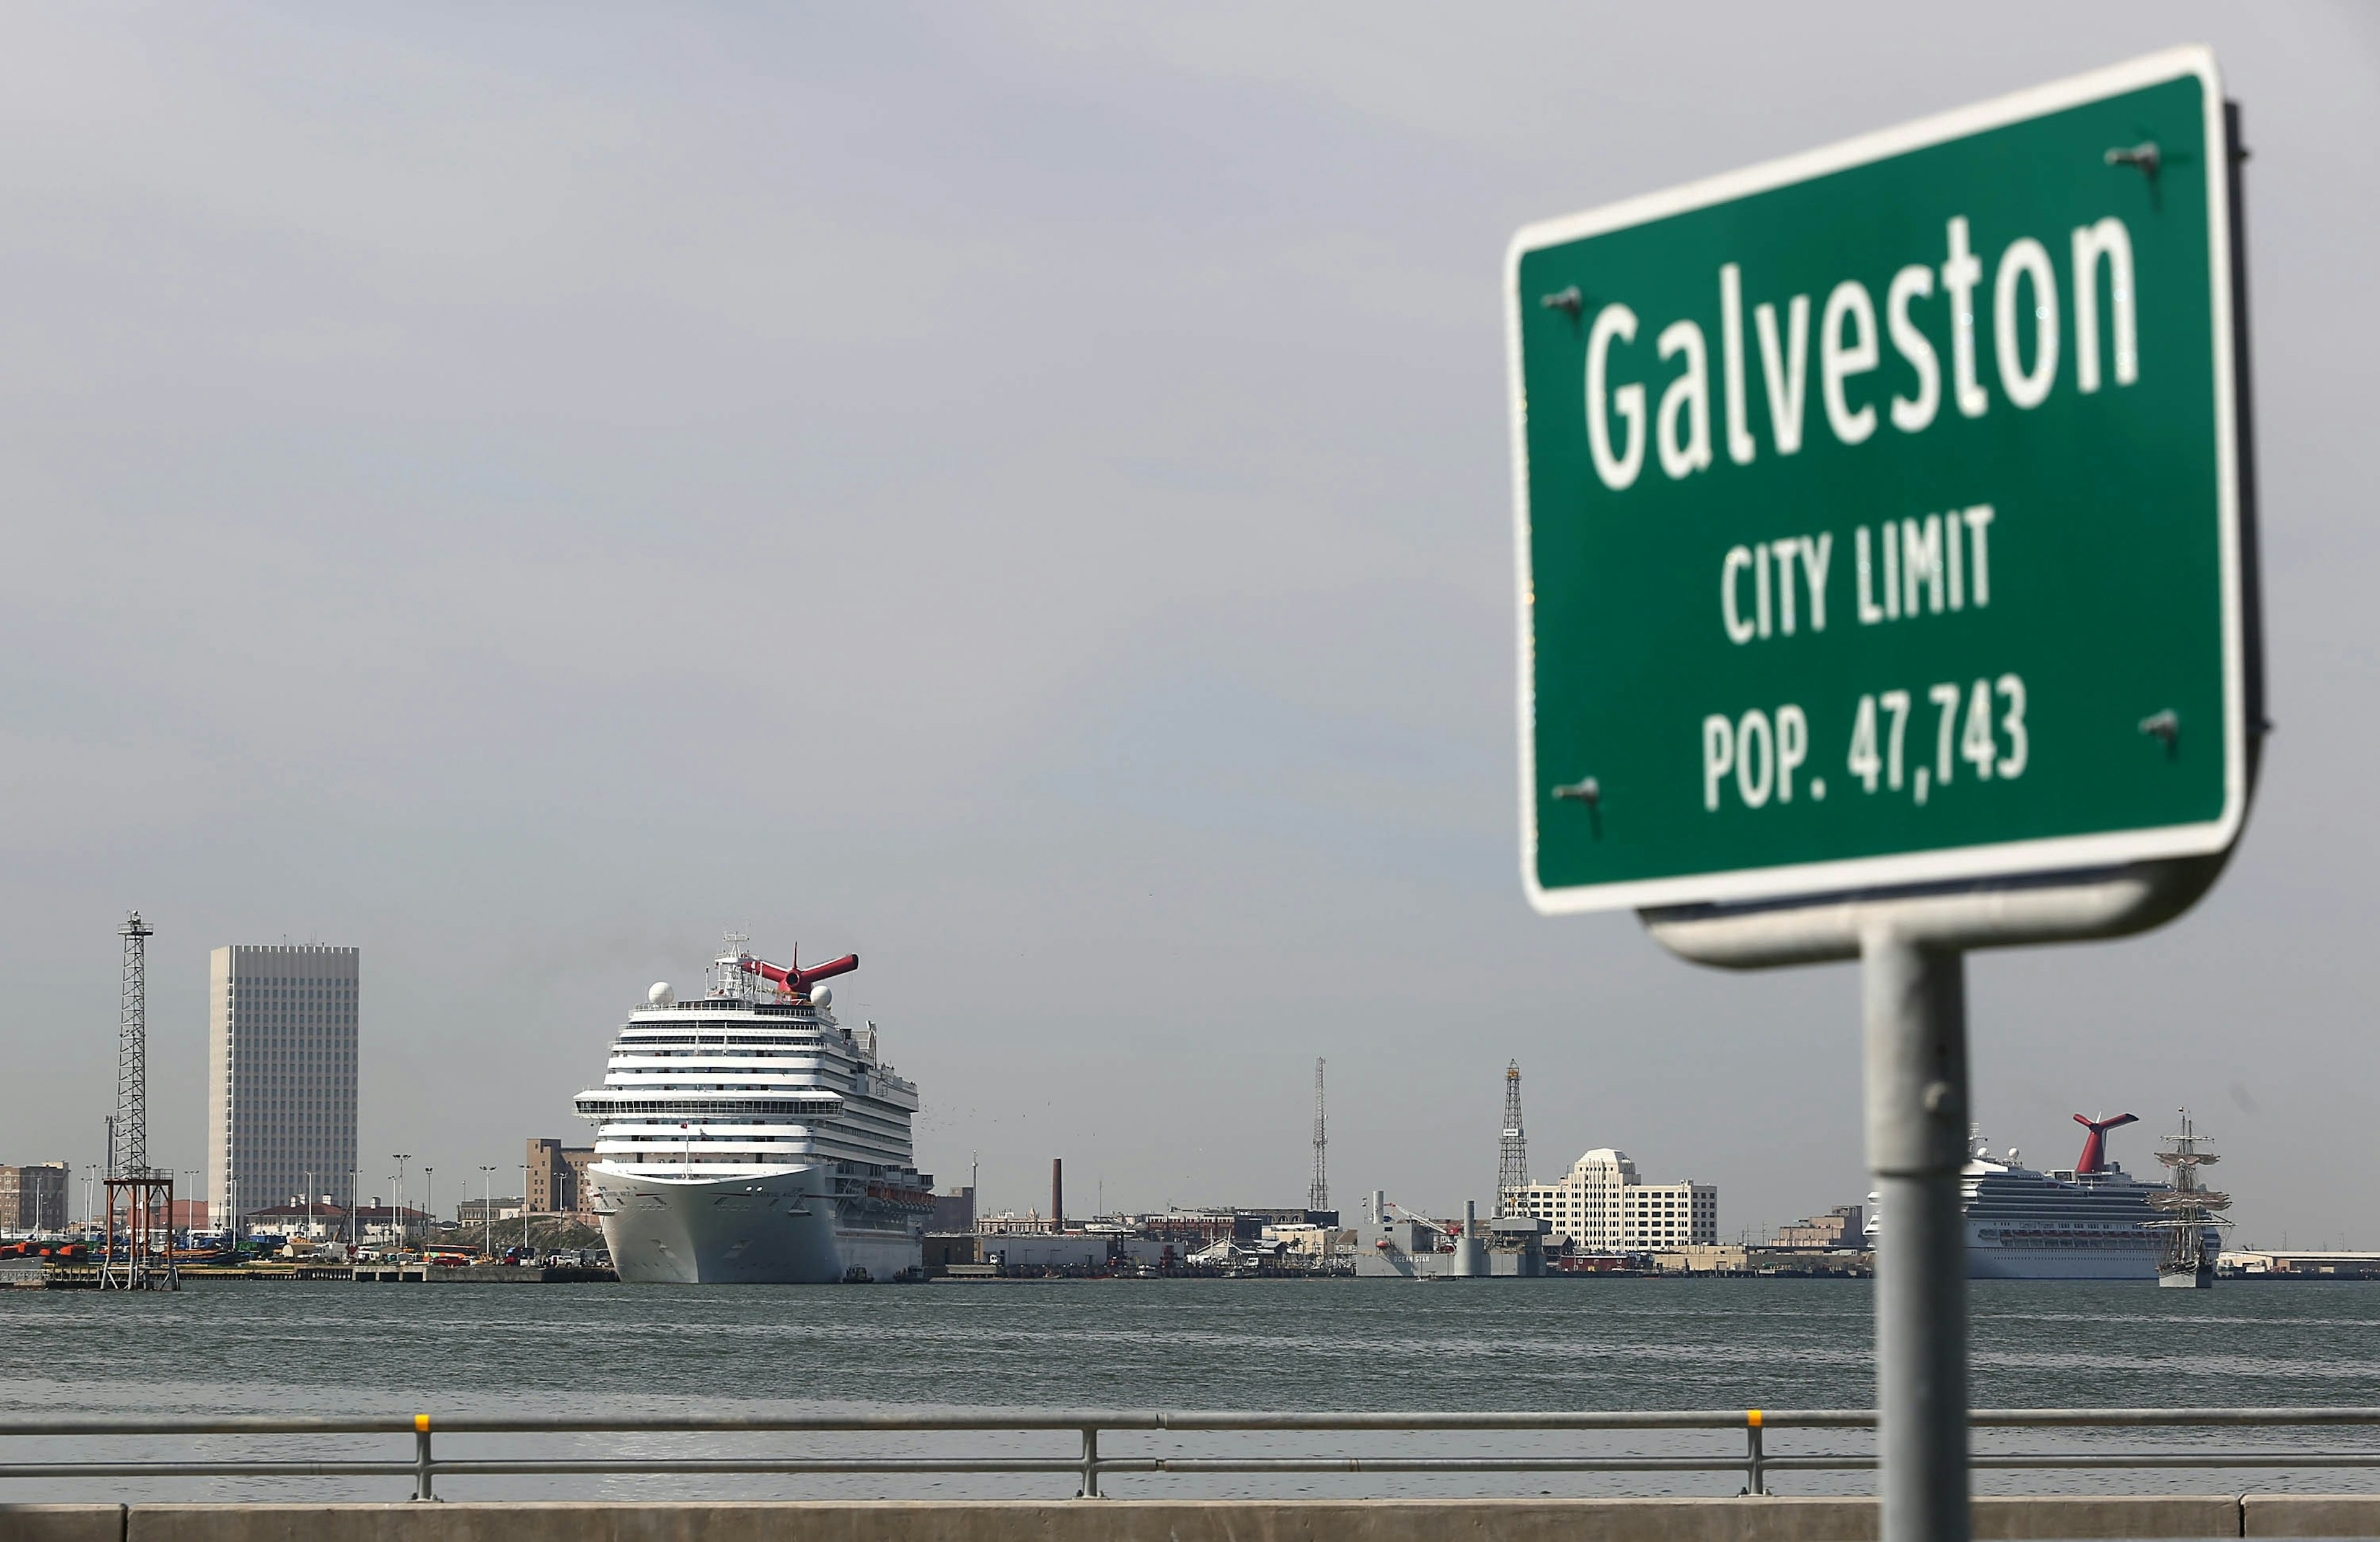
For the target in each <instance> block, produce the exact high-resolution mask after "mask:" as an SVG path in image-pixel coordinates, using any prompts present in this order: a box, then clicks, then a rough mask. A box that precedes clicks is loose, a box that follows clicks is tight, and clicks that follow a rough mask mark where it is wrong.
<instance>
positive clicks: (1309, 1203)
mask: <svg viewBox="0 0 2380 1542" xmlns="http://www.w3.org/2000/svg"><path fill="white" fill-rule="evenodd" d="M1329 1147H1330V1121H1329V1120H1328V1119H1326V1118H1325V1117H1324V1116H1323V1112H1322V1057H1321V1056H1319V1055H1317V1056H1316V1057H1315V1058H1314V1181H1313V1182H1312V1183H1310V1184H1306V1185H1305V1208H1307V1209H1309V1210H1327V1209H1329V1208H1330V1170H1329V1168H1328V1167H1326V1166H1325V1165H1324V1162H1323V1156H1324V1154H1325V1152H1326V1151H1327V1150H1328V1149H1329Z"/></svg>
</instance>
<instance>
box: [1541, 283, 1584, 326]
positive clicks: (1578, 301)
mask: <svg viewBox="0 0 2380 1542" xmlns="http://www.w3.org/2000/svg"><path fill="white" fill-rule="evenodd" d="M1537 303H1538V304H1539V305H1542V306H1544V307H1545V308H1546V309H1547V310H1560V311H1564V312H1567V313H1568V314H1569V316H1570V319H1571V320H1572V321H1573V322H1574V321H1577V320H1578V317H1579V312H1581V311H1583V310H1585V309H1586V297H1585V295H1582V294H1580V293H1579V292H1578V285H1575V284H1573V285H1571V286H1570V287H1569V288H1567V289H1557V290H1555V291H1554V292H1553V293H1552V294H1550V295H1548V296H1546V297H1544V298H1542V299H1540V300H1538V301H1537Z"/></svg>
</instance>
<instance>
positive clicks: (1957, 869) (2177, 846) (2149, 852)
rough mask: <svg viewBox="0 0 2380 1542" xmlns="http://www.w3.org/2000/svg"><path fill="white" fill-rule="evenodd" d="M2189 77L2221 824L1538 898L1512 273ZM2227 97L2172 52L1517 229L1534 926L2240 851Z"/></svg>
mask: <svg viewBox="0 0 2380 1542" xmlns="http://www.w3.org/2000/svg"><path fill="white" fill-rule="evenodd" d="M2184 77H2194V78H2196V79H2198V81H2199V82H2200V84H2201V86H2202V88H2203V89H2204V101H2205V111H2204V115H2203V116H2204V122H2205V126H2206V143H2205V145H2204V147H2203V150H2204V155H2205V163H2204V164H2205V165H2206V167H2207V179H2208V187H2207V200H2206V203H2207V221H2208V226H2209V228H2208V233H2207V235H2208V238H2207V250H2208V254H2209V261H2208V263H2207V269H2208V273H2207V278H2208V282H2209V284H2210V285H2212V286H2213V290H2214V293H2213V295H2212V296H2211V299H2212V308H2211V312H2210V314H2211V317H2212V320H2213V324H2214V331H2215V337H2214V357H2215V458H2216V522H2217V526H2218V528H2217V531H2216V544H2217V548H2218V550H2219V552H2220V557H2221V564H2222V572H2221V600H2222V606H2223V616H2222V623H2223V688H2224V708H2223V712H2224V723H2225V730H2226V733H2225V752H2224V766H2223V811H2222V813H2221V814H2220V815H2218V816H2217V817H2216V818H2215V819H2213V820H2204V821H2201V822H2199V823H2195V824H2181V825H2164V826H2159V827H2156V828H2154V829H2148V830H2126V831H2115V832H2105V833H2100V834H2094V835H2061V836H2055V837H2051V838H2048V839H2043V840H2027V841H2001V842H1992V843H1987V844H1981V845H1972V846H1949V847H1944V848H1941V849H1939V850H1932V851H1922V852H1904V853H1898V854H1893V855H1888V856H1859V857H1848V858H1845V859H1842V860H1840V861H1833V862H1803V863H1789V864H1784V865H1781V866H1778V867H1771V868H1739V869H1735V870H1732V871H1718V872H1708V873H1693V874H1686V875H1682V876H1678V877H1672V878H1658V879H1635V880H1619V881H1615V882H1610V883H1588V884H1575V885H1569V886H1565V887H1561V888H1556V889H1548V888H1545V887H1544V886H1542V885H1541V884H1539V883H1538V881H1537V796H1536V784H1537V757H1536V669H1535V662H1536V661H1535V657H1534V654H1535V627H1534V626H1533V625H1531V621H1532V613H1533V612H1534V610H1535V607H1536V594H1535V584H1534V580H1533V578H1532V576H1531V573H1530V564H1529V555H1530V543H1529V448H1528V400H1527V395H1526V393H1525V391H1524V385H1523V381H1522V372H1521V306H1520V300H1521V294H1520V270H1521V259H1522V257H1523V256H1524V255H1525V254H1527V253H1529V252H1532V251H1536V250H1538V249H1542V248H1545V247H1548V246H1554V245H1559V244H1561V243H1565V242H1570V241H1575V240H1579V239H1581V238H1582V237H1589V236H1600V235H1604V234H1607V233H1609V232H1610V231H1614V230H1620V229H1624V228H1626V227H1628V226H1630V225H1643V224H1645V223H1647V222H1649V221H1652V220H1658V219H1664V218H1667V217H1669V216H1670V215H1672V214H1680V213H1684V212H1687V211H1688V210H1693V209H1701V208H1705V207H1707V206H1709V205H1711V204H1715V203H1722V202H1726V201H1728V200H1732V199H1738V198H1743V197H1747V196H1749V195H1751V194H1754V193H1760V192H1766V191H1767V190H1769V189H1771V188H1782V187H1787V186H1790V185H1791V184H1793V183H1796V182H1804V181H1808V180H1810V179H1811V178H1814V177H1818V176H1828V175H1829V174H1831V173H1834V172H1838V171H1843V170H1847V169H1849V168H1851V167H1852V166H1858V165H1864V164H1868V163H1870V162H1874V161H1880V160H1884V159H1886V158H1887V157H1889V156H1893V155H1899V154H1904V153H1906V152H1910V151H1913V150H1922V149H1925V148H1926V147H1927V146H1929V145H1937V144H1941V143H1944V142H1946V141H1948V140H1957V139H1963V138H1965V137H1967V136H1968V135H1971V134H1976V133H1981V132H1983V131H1985V130H1986V129H1992V128H1999V127H2006V126H2008V125H2010V124H2012V123H2021V122H2022V121H2024V120H2025V119H2027V118H2033V117H2039V116H2042V115H2046V114H2048V113H2053V112H2059V111H2062V110H2064V109H2066V108H2069V107H2076V106H2081V105H2083V103H2089V102H2095V101H2097V100H2099V99H2101V98H2103V97H2107V96H2114V95H2117V94H2119V93H2121V92H2124V91H2138V90H2141V89H2142V88H2143V87H2147V86H2154V85H2159V84H2162V83H2164V82H2166V81H2168V80H2176V79H2182V78H2184ZM2229 153H2230V147H2229V145H2228V135H2227V127H2226V123H2225V115H2224V97H2223V82H2222V78H2221V76H2220V74H2219V73H2218V72H2217V70H2216V64H2215V51H2214V50H2213V49H2212V48H2209V47H2207V46H2205V45H2204V44H2196V43H2193V44H2188V45H2185V46H2182V47H2179V48H2169V49H2166V50H2163V51H2162V52H2159V53H2155V54H2151V55H2145V56H2143V57H2141V58H2137V59H2131V60H2128V61H2126V62H2125V63H2122V64H2119V65H2111V66H2109V67H2107V68H2105V69H2097V70H2093V71H2091V72H2089V73H2088V74H2083V75H2076V76H2071V77H2069V78H2068V79H2063V80H2055V81H2051V82H2049V83H2048V84H2046V85H2041V86H2034V87H2033V88H2031V89H2029V90H2026V91H2017V92H2015V93H2013V94H2011V95H2009V96H2003V97H1998V98H1996V99H1995V100H1993V101H1990V102H1983V103H1976V104H1974V105H1973V106H1969V107H1961V108H1958V109H1956V110H1955V111H1952V112H1948V113H1941V114H1937V115H1935V116H1932V117H1925V118H1920V119H1917V120H1916V121H1915V122H1913V123H1904V124H1901V125H1900V126H1899V127H1893V128H1885V129H1880V130H1877V131H1876V132H1875V133H1871V134H1863V135H1860V136H1858V137H1857V138H1855V139H1849V140H1842V141H1840V143H1837V144H1832V145H1828V146H1825V147H1823V148H1821V149H1817V150H1811V151H1804V152H1802V153H1801V154H1798V155H1789V156H1786V157H1785V158H1784V159H1782V160H1777V161H1769V162H1766V163H1764V164H1759V165H1755V166H1748V167H1745V168H1743V170H1740V171H1733V172H1728V173H1726V174H1724V175H1722V176H1712V177H1706V178H1704V179H1703V180H1701V181H1699V182H1689V183H1685V184H1683V185H1682V186H1680V187H1676V188H1667V189H1664V190H1662V191H1660V192H1655V193H1645V194H1642V195H1639V196H1638V197H1635V198H1631V199H1623V200H1621V201H1619V202H1617V203H1609V204H1605V205H1604V206H1603V207H1601V208H1599V209H1593V210H1589V211H1587V212H1585V213H1580V214H1572V215H1569V216H1566V217H1564V218H1560V219H1553V220H1544V221H1540V222H1538V223H1536V224H1535V225H1524V226H1523V227H1522V228H1521V230H1520V231H1519V232H1518V233H1517V234H1515V235H1514V236H1513V237H1512V245H1511V247H1510V248H1509V249H1507V250H1506V253H1505V260H1504V300H1505V304H1504V334H1505V352H1506V358H1507V365H1508V369H1509V371H1510V386H1509V390H1510V400H1511V407H1512V524H1513V570H1514V577H1515V596H1514V599H1515V607H1514V608H1515V616H1514V620H1515V624H1516V627H1517V633H1518V643H1517V649H1516V658H1517V663H1518V666H1519V686H1518V691H1517V694H1516V698H1515V699H1516V700H1517V701H1518V703H1519V707H1520V751H1521V753H1520V760H1521V766H1520V771H1521V830H1522V841H1521V883H1522V887H1523V888H1524V890H1525V891H1526V892H1527V893H1528V897H1529V904H1530V905H1531V906H1532V907H1533V908H1534V909H1536V912H1537V913H1538V914H1539V915H1543V916H1565V915H1577V914H1580V913H1583V912H1590V911H1598V910H1624V909H1637V908H1646V907H1654V906H1662V905H1706V904H1724V903H1729V902H1737V901H1752V900H1774V899H1784V898H1790V897H1792V896H1796V895H1804V894H1806V895H1813V896H1815V895H1819V894H1828V893H1837V892H1842V891H1845V890H1852V889H1866V888H1880V887H1887V886H1892V885H1900V884H1911V883H1934V882H1953V881H1958V880H1967V879H1986V878H2004V877H2009V876H2011V875H2015V874H2021V873H2040V872H2057V871H2063V870H2070V869H2075V868H2101V867H2112V866H2117V865H2119V864H2123V863H2130V862H2148V861H2155V860H2158V859H2161V858H2167V857H2179V856H2208V855H2211V854H2213V853H2216V852H2219V851H2223V850H2226V849H2227V848H2228V847H2229V846H2230V845H2231V844H2232V843H2233V842H2234V841H2236V840H2238V839H2239V835H2240V826H2241V825H2242V824H2243V823H2244V822H2245V820H2246V819H2247V812H2248V790H2249V789H2248V751H2247V722H2246V717H2247V688H2246V674H2247V666H2246V657H2245V639H2244V636H2243V632H2244V624H2243V620H2242V616H2241V612H2240V470H2239V443H2238V437H2239V419H2238V403H2237V400H2236V382H2237V372H2236V371H2237V361H2236V360H2235V359H2234V358H2233V357H2232V324H2233V323H2232V315H2231V188H2230V177H2229V172H2230V166H2229V161H2228V156H2229Z"/></svg>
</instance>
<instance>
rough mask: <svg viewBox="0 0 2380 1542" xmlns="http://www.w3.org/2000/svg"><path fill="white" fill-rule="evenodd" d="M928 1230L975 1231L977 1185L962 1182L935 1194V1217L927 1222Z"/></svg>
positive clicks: (945, 1232)
mask: <svg viewBox="0 0 2380 1542" xmlns="http://www.w3.org/2000/svg"><path fill="white" fill-rule="evenodd" d="M926 1230H927V1231H929V1232H935V1233H936V1234H938V1235H948V1236H956V1235H958V1234H960V1233H962V1232H972V1231H974V1230H975V1185H974V1184H960V1185H959V1186H958V1187H957V1188H954V1189H945V1190H944V1191H942V1192H941V1194H938V1195H936V1196H934V1214H933V1219H931V1220H929V1221H927V1222H926ZM968 1261H969V1262H972V1260H968Z"/></svg>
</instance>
